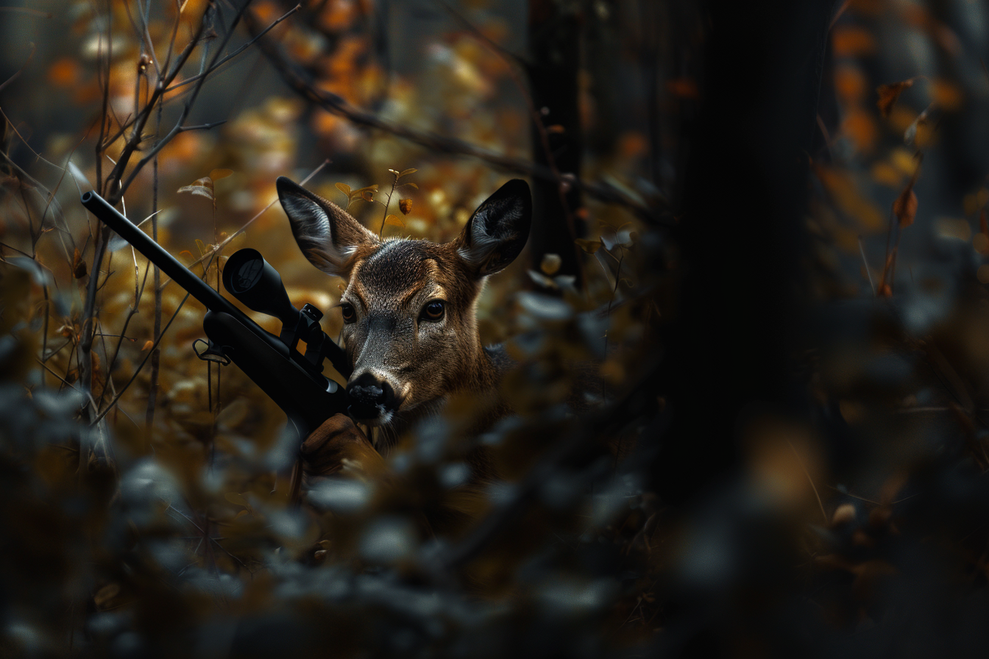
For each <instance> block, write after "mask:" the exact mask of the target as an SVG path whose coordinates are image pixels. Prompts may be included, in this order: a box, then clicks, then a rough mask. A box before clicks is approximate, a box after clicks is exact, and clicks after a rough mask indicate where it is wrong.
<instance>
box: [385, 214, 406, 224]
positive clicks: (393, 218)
mask: <svg viewBox="0 0 989 659" xmlns="http://www.w3.org/2000/svg"><path fill="white" fill-rule="evenodd" d="M385 224H390V225H392V226H395V227H404V226H405V222H403V221H402V218H400V217H399V216H398V215H391V214H389V215H388V216H387V217H386V218H385Z"/></svg>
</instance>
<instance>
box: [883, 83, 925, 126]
mask: <svg viewBox="0 0 989 659" xmlns="http://www.w3.org/2000/svg"><path fill="white" fill-rule="evenodd" d="M914 80H915V78H910V79H908V80H904V81H902V82H894V83H892V84H889V85H879V88H878V89H876V91H877V92H878V93H879V101H878V102H877V103H876V105H877V106H878V107H879V112H880V113H881V114H882V115H883V119H886V118H887V117H889V113H890V110H892V109H893V105H894V104H895V103H896V100H897V99H898V98H900V94H902V93H903V90H904V89H908V88H910V87H913V81H914Z"/></svg>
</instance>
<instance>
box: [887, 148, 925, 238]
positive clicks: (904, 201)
mask: <svg viewBox="0 0 989 659" xmlns="http://www.w3.org/2000/svg"><path fill="white" fill-rule="evenodd" d="M921 160H923V157H922V156H921V155H920V154H918V158H917V168H916V169H915V170H914V171H913V176H911V177H910V182H909V183H907V187H905V188H903V192H901V193H900V196H899V197H897V198H896V201H894V202H893V214H894V215H895V216H896V219H897V220H899V222H900V228H901V229H905V228H906V227H908V226H910V225H911V224H913V221H914V219H915V218H916V216H917V195H916V194H915V193H914V191H913V186H914V185H915V184H916V183H917V178H918V177H919V176H920V162H921Z"/></svg>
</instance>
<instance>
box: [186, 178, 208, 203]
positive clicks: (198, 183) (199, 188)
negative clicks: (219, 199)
mask: <svg viewBox="0 0 989 659" xmlns="http://www.w3.org/2000/svg"><path fill="white" fill-rule="evenodd" d="M178 191H179V192H191V193H192V194H194V195H200V196H202V197H207V198H209V199H213V179H211V178H210V177H208V176H204V177H202V178H201V179H196V180H195V181H194V182H193V183H192V185H184V186H182V187H181V188H179V190H178Z"/></svg>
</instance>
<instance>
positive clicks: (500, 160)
mask: <svg viewBox="0 0 989 659" xmlns="http://www.w3.org/2000/svg"><path fill="white" fill-rule="evenodd" d="M244 23H245V25H247V28H248V30H249V31H250V32H251V34H252V35H255V36H259V35H260V25H259V23H258V22H257V20H256V19H255V17H254V16H253V14H252V13H251V12H247V13H246V14H245V15H244ZM258 47H259V48H260V49H261V51H262V52H263V53H264V54H265V56H266V57H267V58H268V61H269V62H270V63H271V65H272V66H273V67H274V68H275V70H276V71H278V73H279V74H280V75H281V76H282V80H283V81H284V82H285V84H287V85H288V86H289V87H290V88H291V89H292V91H294V92H295V93H296V94H298V95H299V96H301V97H303V98H305V99H306V100H308V101H309V102H310V103H313V104H314V105H317V106H319V107H321V108H323V109H324V110H326V111H327V112H330V113H332V114H335V115H338V116H341V117H343V118H345V119H347V120H348V121H350V122H351V123H353V124H356V125H358V126H364V127H365V128H374V129H377V130H381V131H384V132H386V133H389V134H391V135H394V136H395V137H399V138H401V139H404V140H408V141H410V142H413V143H415V144H419V145H422V146H424V147H426V148H428V149H429V150H431V151H440V152H443V153H449V154H452V155H461V156H468V157H471V158H478V159H479V160H483V161H485V162H487V163H489V164H491V165H494V166H495V167H498V168H499V169H503V170H505V171H509V172H515V173H518V174H523V175H526V176H531V177H535V178H540V179H544V180H549V181H560V180H561V179H562V180H563V183H569V184H572V185H575V186H577V187H579V188H580V189H581V190H582V191H583V192H584V193H586V194H588V195H590V196H591V197H594V198H595V199H598V200H600V201H604V202H608V203H614V204H619V205H622V206H625V207H627V208H629V209H631V210H632V211H634V212H635V213H636V215H638V216H639V217H640V218H641V219H642V220H644V221H646V222H649V223H650V224H669V222H666V221H664V220H663V219H661V218H660V217H659V213H660V212H661V211H664V210H666V208H665V207H664V206H665V205H664V206H660V207H657V208H650V207H648V206H646V205H645V204H643V203H641V202H639V201H638V200H636V199H634V198H633V197H632V196H631V195H629V194H628V193H626V192H625V191H623V190H621V189H619V188H618V187H616V186H614V185H611V184H609V183H606V182H602V183H590V182H587V181H584V180H582V179H580V178H578V177H577V176H576V174H571V173H569V172H566V173H561V174H560V175H557V174H555V173H554V172H553V170H552V168H550V167H546V166H542V165H539V164H536V163H534V162H532V161H530V160H526V159H523V158H513V157H511V156H506V155H504V154H500V153H496V152H494V151H491V150H488V149H484V148H481V147H479V146H476V145H474V144H470V143H468V142H464V141H461V140H458V139H455V138H452V137H445V136H443V135H437V134H436V133H431V132H426V131H421V130H417V129H415V128H410V127H409V126H405V125H403V124H400V123H397V122H393V121H388V120H387V119H382V118H381V117H379V116H377V115H375V114H371V113H369V112H364V111H362V110H359V109H357V108H355V107H354V106H353V105H351V104H350V103H349V102H348V101H347V100H346V99H344V98H343V97H341V96H338V95H337V94H334V93H332V92H327V91H324V90H322V89H319V88H318V87H316V86H315V84H313V81H312V79H311V77H310V76H309V75H308V74H307V73H306V72H305V71H304V70H302V68H301V67H300V66H298V65H297V64H296V63H295V62H293V61H291V60H290V59H289V58H288V57H287V56H286V55H285V54H284V53H283V52H282V51H281V48H280V47H279V46H278V45H277V44H273V43H271V42H269V41H268V40H266V39H261V40H260V41H259V42H258Z"/></svg>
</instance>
